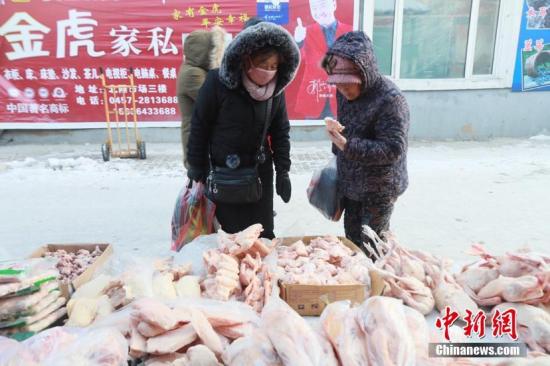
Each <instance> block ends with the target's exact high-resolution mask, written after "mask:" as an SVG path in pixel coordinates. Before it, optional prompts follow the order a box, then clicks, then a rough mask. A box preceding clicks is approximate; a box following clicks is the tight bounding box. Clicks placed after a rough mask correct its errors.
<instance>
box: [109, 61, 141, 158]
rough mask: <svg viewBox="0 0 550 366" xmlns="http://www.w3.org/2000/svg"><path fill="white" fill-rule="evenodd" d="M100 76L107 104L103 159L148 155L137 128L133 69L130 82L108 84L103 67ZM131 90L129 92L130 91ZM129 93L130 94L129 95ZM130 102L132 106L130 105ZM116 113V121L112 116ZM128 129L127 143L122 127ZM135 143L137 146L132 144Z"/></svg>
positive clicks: (129, 77)
mask: <svg viewBox="0 0 550 366" xmlns="http://www.w3.org/2000/svg"><path fill="white" fill-rule="evenodd" d="M99 78H100V79H101V84H102V85H103V105H104V106H105V120H106V121H107V140H106V141H105V143H104V144H103V145H101V155H102V156H103V161H109V159H110V158H111V156H112V157H117V158H139V159H145V158H146V157H147V155H146V151H145V141H143V140H141V137H140V135H139V131H138V128H137V113H136V90H135V85H134V73H133V69H132V68H130V69H129V73H128V80H129V84H107V82H106V80H105V74H104V73H103V68H102V67H100V68H99ZM128 92H129V93H128ZM128 94H129V95H130V96H128ZM129 104H130V107H128V105H129ZM113 115H114V122H113V121H112V119H111V118H112V116H113ZM129 115H131V116H132V119H133V124H134V127H133V129H134V133H133V135H134V138H133V139H131V138H130V134H131V133H130V127H129V126H128V125H129V123H130V122H129V121H128V118H129V117H128V116H129ZM121 116H122V117H123V122H124V126H121V124H122V121H121ZM112 124H114V125H115V127H116V134H117V148H118V149H115V145H114V144H113V128H112ZM122 128H124V129H125V130H126V139H125V140H126V141H125V144H124V142H123V139H122V133H121V131H120V130H121V129H122ZM134 144H135V148H133V147H132V146H133V145H134Z"/></svg>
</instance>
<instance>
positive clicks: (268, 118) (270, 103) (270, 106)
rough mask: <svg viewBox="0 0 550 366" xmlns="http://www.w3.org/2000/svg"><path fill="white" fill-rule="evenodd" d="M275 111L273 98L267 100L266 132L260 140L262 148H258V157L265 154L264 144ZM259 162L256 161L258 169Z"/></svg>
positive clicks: (264, 131) (263, 132)
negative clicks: (272, 113)
mask: <svg viewBox="0 0 550 366" xmlns="http://www.w3.org/2000/svg"><path fill="white" fill-rule="evenodd" d="M272 109H273V98H269V99H268V100H267V106H266V108H265V120H264V130H263V131H262V137H261V140H260V147H259V148H258V153H257V154H256V156H258V155H259V154H261V153H263V152H264V148H265V147H264V142H265V138H266V137H267V130H268V129H269V126H270V125H271V111H272ZM258 165H259V162H258V161H256V165H255V166H256V167H258Z"/></svg>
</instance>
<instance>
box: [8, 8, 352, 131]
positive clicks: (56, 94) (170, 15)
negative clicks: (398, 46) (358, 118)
mask: <svg viewBox="0 0 550 366" xmlns="http://www.w3.org/2000/svg"><path fill="white" fill-rule="evenodd" d="M285 4H286V6H285ZM260 9H261V11H260ZM257 12H258V14H261V15H262V16H265V18H266V19H279V20H280V19H284V21H285V22H288V24H283V26H285V27H286V28H287V29H288V30H289V31H290V32H291V34H293V35H295V38H296V41H297V42H298V44H299V45H300V47H301V49H302V55H303V61H302V65H301V67H300V70H299V73H298V76H297V78H296V80H295V81H294V82H293V84H292V85H291V86H290V87H289V88H288V90H287V101H288V108H289V116H290V118H291V119H294V120H296V119H319V118H321V117H322V116H323V115H326V114H327V113H332V114H335V111H334V109H335V108H334V102H332V103H331V102H330V100H334V94H335V91H334V88H333V87H330V86H328V85H327V84H326V83H325V81H324V80H325V78H326V76H325V75H324V74H323V73H322V70H321V69H320V67H319V63H320V60H321V58H322V55H323V54H324V52H325V50H326V48H327V42H331V40H332V38H334V37H333V36H332V35H331V31H330V30H329V31H327V30H326V29H329V28H330V27H331V26H332V27H333V31H332V33H335V36H336V37H337V36H338V35H339V34H340V33H342V32H343V31H347V30H351V25H352V24H353V2H351V1H344V0H339V2H338V3H337V2H336V0H293V1H292V2H291V3H290V4H289V2H288V1H286V2H285V1H284V0H279V1H266V0H258V1H252V0H230V1H223V0H220V1H206V0H203V1H197V0H186V1H171V0H147V1H146V0H136V1H117V0H102V1H100V0H88V1H85V0H57V1H56V0H50V1H47V0H42V1H38V0H0V129H2V128H17V127H18V126H25V127H29V126H31V127H32V126H36V127H40V128H44V127H45V128H48V127H52V128H54V127H55V128H59V127H63V126H68V125H67V123H70V127H90V126H97V125H100V123H101V122H104V121H105V118H106V117H105V108H104V105H103V103H104V101H103V88H102V84H101V81H100V79H99V72H100V71H99V70H100V69H102V70H103V71H104V75H105V77H106V81H107V83H108V84H128V83H129V81H128V76H129V72H130V70H133V75H134V83H135V89H134V90H135V91H136V94H135V96H136V99H135V100H136V112H137V115H138V121H139V122H141V123H143V124H144V125H153V126H155V125H158V126H162V125H176V123H177V121H179V110H178V107H177V99H176V77H177V72H178V69H179V67H180V65H181V62H182V59H183V40H184V38H185V36H186V34H188V33H190V32H192V31H193V30H196V29H205V28H209V27H212V26H213V25H220V26H222V27H223V28H225V29H226V30H227V31H228V33H229V34H230V35H231V36H232V35H235V34H237V33H238V32H239V31H240V30H241V29H242V27H243V24H244V22H245V21H246V20H248V19H249V18H250V17H252V16H255V15H256V13H257ZM266 12H268V13H266ZM277 12H279V13H281V12H287V13H288V14H284V16H274V15H273V14H277ZM331 19H332V20H335V19H337V22H336V23H334V22H333V23H330V21H331ZM321 23H326V25H325V28H323V27H321V25H323V24H321ZM330 24H332V25H330ZM228 41H229V39H228ZM128 96H129V94H128ZM108 98H109V100H108V101H109V102H110V103H118V104H119V106H122V105H123V102H124V101H129V98H128V100H123V98H122V97H121V96H120V95H118V96H115V95H113V94H112V93H111V94H108ZM327 100H329V101H327ZM296 101H299V102H298V103H297V102H296ZM167 122H168V123H167Z"/></svg>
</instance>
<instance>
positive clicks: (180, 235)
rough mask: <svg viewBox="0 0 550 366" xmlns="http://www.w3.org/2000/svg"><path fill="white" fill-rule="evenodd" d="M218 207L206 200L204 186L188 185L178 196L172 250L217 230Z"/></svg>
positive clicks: (174, 216) (173, 218) (173, 221)
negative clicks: (216, 214) (215, 216)
mask: <svg viewBox="0 0 550 366" xmlns="http://www.w3.org/2000/svg"><path fill="white" fill-rule="evenodd" d="M215 213H216V205H215V204H214V202H212V201H210V200H209V199H208V198H206V195H205V194H204V184H202V183H197V182H193V183H192V185H191V184H189V183H187V184H186V185H185V186H184V187H183V189H182V190H181V191H180V194H179V195H178V199H177V201H176V207H175V208H174V214H173V216H172V250H173V251H180V250H181V248H182V247H183V246H184V245H185V244H187V243H189V242H191V241H192V240H193V239H195V238H196V237H198V236H200V235H208V234H212V233H214V232H215V230H216V225H215V218H214V214H215Z"/></svg>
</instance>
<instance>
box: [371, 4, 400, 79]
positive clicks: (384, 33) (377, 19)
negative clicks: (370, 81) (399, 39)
mask: <svg viewBox="0 0 550 366" xmlns="http://www.w3.org/2000/svg"><path fill="white" fill-rule="evenodd" d="M394 21H395V1H376V2H375V3H374V29H373V36H372V39H373V44H374V52H375V53H376V59H377V61H378V68H379V70H380V72H381V73H383V74H384V75H390V74H391V68H392V54H393V24H394Z"/></svg>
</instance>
